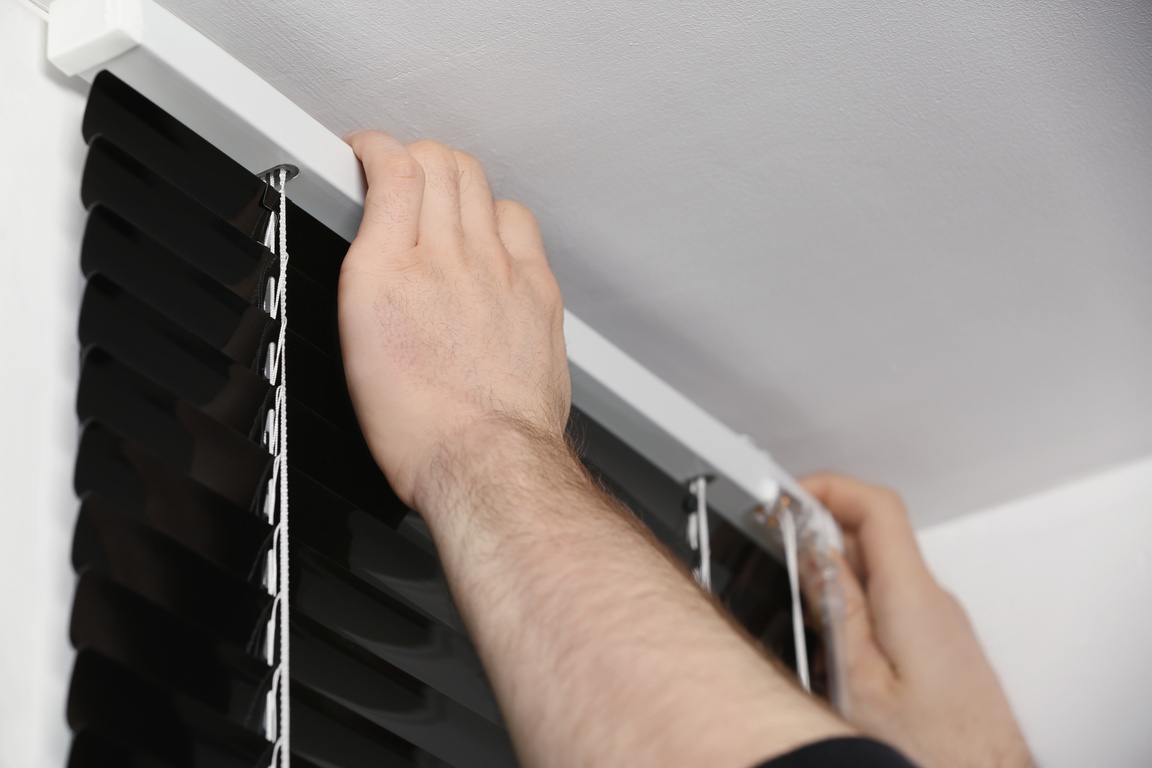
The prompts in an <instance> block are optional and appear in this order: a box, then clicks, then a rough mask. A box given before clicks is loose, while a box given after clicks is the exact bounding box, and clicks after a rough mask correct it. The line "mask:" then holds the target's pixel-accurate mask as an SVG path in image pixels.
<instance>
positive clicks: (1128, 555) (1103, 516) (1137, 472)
mask: <svg viewBox="0 0 1152 768" xmlns="http://www.w3.org/2000/svg"><path fill="white" fill-rule="evenodd" d="M920 542H921V544H922V545H923V547H924V550H925V553H926V555H927V557H928V560H929V562H930V563H931V565H932V568H933V570H934V571H935V572H936V574H937V576H938V577H939V578H940V580H941V581H942V582H943V583H944V584H945V586H947V587H948V588H949V589H951V590H952V591H953V592H954V593H955V594H956V595H957V596H958V597H959V598H960V600H961V601H962V602H963V603H964V605H965V606H966V607H967V609H968V612H969V615H970V616H971V617H972V619H973V621H974V623H975V625H976V628H977V630H978V632H979V633H980V637H981V639H982V640H983V641H984V645H985V648H986V649H987V651H988V654H989V656H991V659H992V663H993V665H994V666H995V667H996V669H997V671H998V672H999V673H1000V676H1001V680H1002V681H1003V683H1004V686H1005V688H1006V689H1007V691H1008V696H1009V699H1010V700H1011V701H1012V704H1013V706H1014V707H1015V708H1016V711H1017V714H1018V715H1019V717H1020V720H1021V722H1022V724H1023V727H1024V731H1025V733H1026V735H1027V736H1028V737H1029V740H1030V742H1031V744H1032V746H1033V748H1034V749H1035V752H1036V755H1037V757H1038V758H1039V760H1040V763H1041V765H1043V766H1045V767H1046V768H1061V766H1068V768H1072V767H1073V766H1076V767H1077V768H1078V767H1079V766H1089V765H1091V766H1110V767H1113V768H1128V767H1129V766H1131V767H1132V768H1137V767H1138V766H1139V767H1142V768H1146V766H1149V765H1152V459H1148V460H1144V461H1142V462H1140V463H1136V464H1131V465H1128V466H1125V467H1122V468H1119V469H1116V470H1113V471H1111V472H1107V473H1104V474H1100V475H1097V476H1095V477H1092V478H1089V479H1088V480H1084V481H1081V482H1077V483H1074V484H1071V485H1066V486H1063V487H1061V488H1057V489H1055V490H1052V491H1049V492H1047V493H1043V494H1039V495H1036V496H1031V497H1029V498H1026V499H1022V500H1020V501H1016V502H1013V503H1010V504H1006V505H1004V506H1000V507H996V508H994V509H989V510H986V511H983V512H978V513H976V514H972V515H968V516H965V517H962V518H959V519H957V520H954V521H950V522H948V523H944V524H942V525H939V526H936V527H933V528H929V529H927V530H924V531H921V533H920Z"/></svg>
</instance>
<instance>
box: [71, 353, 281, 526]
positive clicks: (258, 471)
mask: <svg viewBox="0 0 1152 768" xmlns="http://www.w3.org/2000/svg"><path fill="white" fill-rule="evenodd" d="M76 413H77V415H78V416H79V417H80V420H81V421H82V422H83V421H88V420H89V419H94V420H97V421H100V422H101V423H103V424H106V425H108V426H109V427H111V428H112V429H114V430H115V431H116V432H118V433H120V434H121V435H123V436H125V437H127V438H130V439H132V440H134V441H136V442H138V443H140V444H141V445H143V446H144V447H145V448H147V449H148V450H150V451H151V452H153V453H155V454H156V455H157V456H160V457H161V458H162V459H164V460H165V461H167V462H168V463H169V464H171V465H172V466H173V467H175V468H176V469H178V470H180V471H181V472H184V473H185V474H187V475H188V476H189V477H191V478H194V479H196V480H198V481H200V482H201V483H203V484H204V485H206V486H208V487H209V488H211V489H212V490H214V491H216V492H217V493H219V494H220V495H222V496H224V497H225V498H227V499H229V500H231V501H232V502H233V503H235V504H237V505H240V506H244V507H250V506H251V505H252V504H253V500H254V499H255V498H256V496H257V492H258V491H259V490H261V489H262V481H263V480H264V479H265V477H266V475H267V473H268V471H269V467H270V465H271V457H270V456H269V455H268V452H267V451H266V450H265V449H264V448H262V447H260V446H259V445H257V444H255V443H253V442H252V441H251V440H249V439H248V438H247V437H245V436H244V435H242V434H240V433H239V432H237V431H235V430H234V429H231V428H229V427H227V426H225V425H224V424H222V423H221V422H219V421H217V420H216V419H214V418H212V417H211V416H209V415H207V414H206V413H204V411H202V410H200V409H199V408H197V407H196V406H195V405H193V404H192V403H189V402H188V401H187V400H184V399H182V398H178V397H176V396H175V395H173V394H171V393H170V392H169V391H168V390H166V389H164V388H163V387H160V386H159V385H157V384H155V383H154V382H152V381H150V380H149V379H147V378H145V377H144V376H141V375H140V374H139V373H136V372H135V371H133V370H132V369H131V368H129V367H128V366H126V365H124V364H123V363H121V362H120V361H118V360H116V358H114V357H112V356H111V355H109V354H107V353H105V352H104V351H103V350H101V349H99V348H98V347H93V348H90V349H89V350H88V352H87V354H85V356H84V362H83V365H82V366H81V369H80V387H79V393H78V395H77V398H76Z"/></svg>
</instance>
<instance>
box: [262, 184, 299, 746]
mask: <svg viewBox="0 0 1152 768" xmlns="http://www.w3.org/2000/svg"><path fill="white" fill-rule="evenodd" d="M295 175H296V169H295V168H293V167H291V166H277V167H275V168H272V169H270V170H268V171H266V172H265V173H264V174H263V178H264V180H265V182H266V183H267V184H268V186H269V187H271V188H272V189H274V190H276V192H278V193H279V198H280V205H279V209H278V211H276V212H275V213H273V214H272V216H271V220H270V221H269V224H268V231H267V233H266V236H265V242H264V244H265V245H266V246H268V248H269V249H270V250H271V251H272V252H273V254H275V256H276V257H277V259H278V262H279V268H278V271H277V275H276V277H269V279H268V291H267V295H266V296H265V300H264V306H265V309H267V310H268V313H269V314H270V315H271V316H272V318H273V319H278V320H279V321H280V330H279V335H278V336H277V338H276V341H274V342H272V343H270V344H269V345H268V358H267V360H266V361H265V367H264V370H265V375H266V376H267V378H268V381H269V382H271V384H272V385H273V386H274V387H275V396H274V401H273V403H274V404H273V408H272V409H271V410H270V411H269V412H268V416H267V421H266V422H265V424H266V426H265V444H266V446H267V448H268V451H269V453H271V454H272V457H273V459H272V477H271V479H270V480H269V481H268V490H267V495H266V497H265V501H264V511H265V514H266V515H267V518H268V522H269V523H271V524H272V525H273V531H272V550H271V552H269V554H268V571H267V579H266V580H267V587H268V591H269V593H270V594H271V595H272V598H273V599H272V613H271V616H270V618H269V621H268V629H267V641H266V647H265V653H266V656H267V658H268V662H269V664H271V665H272V666H273V673H272V685H271V689H270V690H269V691H268V701H267V706H266V709H265V721H264V725H265V731H266V733H267V736H268V738H269V740H270V741H271V742H272V758H271V761H270V766H271V768H288V765H289V756H290V754H291V745H290V736H291V727H290V726H291V722H292V719H291V701H290V689H291V684H290V679H291V678H290V672H289V658H290V655H289V616H288V594H289V591H288V550H289V538H288V401H287V386H288V368H287V354H286V353H287V349H286V345H285V339H286V333H287V329H288V291H287V276H288V220H287V218H288V217H287V213H288V196H287V191H286V190H287V187H288V180H289V179H290V178H292V177H293V176H295Z"/></svg>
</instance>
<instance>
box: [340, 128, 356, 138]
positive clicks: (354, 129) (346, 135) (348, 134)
mask: <svg viewBox="0 0 1152 768" xmlns="http://www.w3.org/2000/svg"><path fill="white" fill-rule="evenodd" d="M358 133H360V131H359V130H358V129H356V128H353V129H352V130H350V131H348V133H346V134H344V135H343V136H342V137H341V138H342V139H344V141H351V140H352V137H353V136H355V135H356V134H358Z"/></svg>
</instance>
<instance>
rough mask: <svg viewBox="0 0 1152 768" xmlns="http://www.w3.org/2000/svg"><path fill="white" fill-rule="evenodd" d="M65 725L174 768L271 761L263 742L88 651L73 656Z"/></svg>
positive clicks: (247, 766) (233, 767) (253, 767)
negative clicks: (96, 733)
mask: <svg viewBox="0 0 1152 768" xmlns="http://www.w3.org/2000/svg"><path fill="white" fill-rule="evenodd" d="M68 724H69V725H70V726H71V727H72V729H73V730H74V731H79V730H82V729H85V728H91V729H93V730H96V731H99V732H101V733H103V734H106V735H107V736H108V737H109V738H110V739H112V740H114V741H117V742H119V743H121V744H124V745H127V746H129V747H136V748H138V749H140V750H141V751H143V752H147V753H150V754H151V755H153V756H155V757H157V758H159V759H161V760H164V761H167V762H168V763H170V764H172V765H173V766H175V767H176V768H257V767H262V766H265V765H267V761H268V758H269V756H270V745H269V744H268V742H266V741H265V740H264V738H263V737H262V736H259V735H257V734H255V733H253V732H252V731H250V730H248V729H247V728H244V727H243V726H240V725H237V724H235V723H233V722H231V721H229V720H228V719H227V718H226V717H224V716H223V715H221V714H219V713H218V712H215V711H214V710H212V709H211V708H210V707H208V706H205V705H204V704H201V703H200V702H198V701H196V700H195V699H193V698H191V697H189V696H184V695H183V694H180V693H176V692H174V691H170V690H166V689H164V688H163V687H161V686H157V685H155V684H154V683H151V682H149V681H147V680H145V679H144V678H142V677H141V676H139V675H137V674H136V673H134V672H132V671H131V670H129V669H128V668H127V667H124V666H123V665H121V664H118V663H117V662H115V661H112V660H111V659H109V658H107V657H106V656H104V655H103V654H101V653H99V652H98V651H95V650H92V649H85V650H81V651H80V652H79V653H77V654H76V663H75V666H74V667H73V669H72V684H71V686H70V688H69V691H68Z"/></svg>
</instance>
